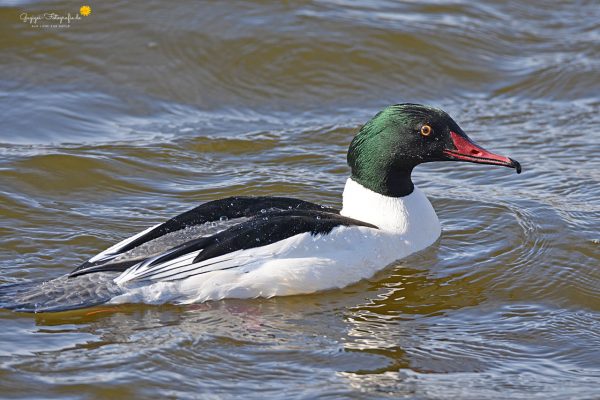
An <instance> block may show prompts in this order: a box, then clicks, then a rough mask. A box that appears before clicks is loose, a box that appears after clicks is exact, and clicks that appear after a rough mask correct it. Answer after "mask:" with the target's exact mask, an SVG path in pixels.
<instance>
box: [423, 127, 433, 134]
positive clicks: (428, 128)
mask: <svg viewBox="0 0 600 400" xmlns="http://www.w3.org/2000/svg"><path fill="white" fill-rule="evenodd" d="M431 132H433V129H431V126H429V125H423V126H422V127H421V135H423V136H429V135H431Z"/></svg>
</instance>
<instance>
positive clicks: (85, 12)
mask: <svg viewBox="0 0 600 400" xmlns="http://www.w3.org/2000/svg"><path fill="white" fill-rule="evenodd" d="M91 13H92V8H91V7H90V6H81V8H80V9H79V14H81V15H83V16H84V17H87V16H88V15H90V14H91Z"/></svg>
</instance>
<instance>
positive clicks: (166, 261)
mask: <svg viewBox="0 0 600 400" xmlns="http://www.w3.org/2000/svg"><path fill="white" fill-rule="evenodd" d="M340 226H346V227H349V226H362V227H369V228H375V229H377V227H376V226H374V225H371V224H368V223H365V222H362V221H357V220H355V219H352V218H347V217H343V216H341V215H339V214H337V213H332V212H327V211H321V210H319V211H317V210H288V211H272V212H267V213H264V214H261V215H258V216H255V217H253V218H251V219H250V220H248V221H245V222H243V223H240V224H238V225H235V226H233V227H231V228H229V229H226V230H224V231H222V232H219V233H217V234H214V235H212V236H209V237H202V238H199V239H196V240H192V241H190V242H187V243H185V244H183V245H181V246H179V247H176V248H174V249H172V250H170V251H167V252H165V253H164V254H160V255H158V256H155V257H152V258H149V259H147V260H146V261H144V262H143V263H140V264H138V265H136V266H134V267H131V268H129V269H128V270H127V271H125V272H124V273H123V274H121V275H120V276H119V277H118V278H117V279H115V282H117V283H119V284H123V283H127V282H131V281H147V280H151V281H173V280H180V279H185V278H189V277H191V276H196V275H200V274H205V273H208V272H213V271H223V270H227V269H232V268H240V267H243V266H244V265H246V264H249V263H252V262H254V261H255V257H256V255H257V254H259V253H260V249H264V248H266V246H268V245H272V244H273V245H276V244H283V243H285V240H286V239H289V238H292V237H295V236H297V235H303V234H304V235H306V234H310V235H311V236H317V235H327V234H329V233H330V232H331V231H332V230H333V229H334V228H336V227H340ZM275 247H276V246H275ZM271 251H273V252H274V253H273V254H276V252H277V250H276V249H273V250H271ZM311 251H312V250H311V249H308V251H307V252H308V254H310V253H311ZM263 256H264V254H263Z"/></svg>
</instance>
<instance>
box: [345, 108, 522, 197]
mask: <svg viewBox="0 0 600 400" xmlns="http://www.w3.org/2000/svg"><path fill="white" fill-rule="evenodd" d="M431 161H468V162H473V163H479V164H491V165H502V166H505V167H509V168H515V169H516V170H517V173H521V165H520V164H519V163H518V162H517V161H515V160H513V159H511V158H508V157H504V156H500V155H498V154H494V153H491V152H489V151H487V150H485V149H484V148H482V147H481V146H479V145H477V144H476V143H475V142H473V141H472V140H471V139H469V137H468V136H467V134H466V133H465V132H464V131H463V130H462V129H461V128H460V127H459V126H458V124H457V123H456V122H454V120H453V119H452V118H450V116H449V115H448V114H446V113H445V112H444V111H442V110H440V109H437V108H433V107H428V106H424V105H420V104H397V105H393V106H390V107H387V108H385V109H384V110H382V111H381V112H379V113H378V114H377V115H375V116H374V117H373V118H372V119H371V120H370V121H369V122H367V123H366V124H365V125H364V126H363V127H362V128H361V130H360V132H359V133H358V134H357V135H356V137H355V138H354V139H353V140H352V143H351V144H350V149H349V150H348V165H350V168H352V179H353V180H354V181H356V182H358V183H360V184H361V185H363V186H364V187H366V188H368V189H370V190H373V191H375V192H377V193H380V194H383V195H386V196H393V197H400V196H406V195H408V194H410V193H412V191H413V189H414V186H413V183H412V181H411V178H410V175H411V172H412V170H413V168H414V167H416V166H417V165H419V164H421V163H425V162H431Z"/></svg>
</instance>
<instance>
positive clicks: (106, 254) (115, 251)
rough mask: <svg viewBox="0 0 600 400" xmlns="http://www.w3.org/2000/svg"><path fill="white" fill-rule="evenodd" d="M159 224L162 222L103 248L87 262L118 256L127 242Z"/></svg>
mask: <svg viewBox="0 0 600 400" xmlns="http://www.w3.org/2000/svg"><path fill="white" fill-rule="evenodd" d="M160 225H162V224H156V225H154V226H151V227H150V228H148V229H146V230H143V231H141V232H140V233H138V234H136V235H133V236H131V237H129V238H127V239H125V240H123V241H121V242H119V243H117V244H115V245H114V246H111V247H109V248H108V249H106V250H104V251H103V252H101V253H99V254H96V255H95V256H94V257H92V258H90V259H89V260H88V262H90V263H93V262H98V261H106V260H109V259H111V258H115V257H116V256H118V255H119V254H120V252H121V249H122V248H123V247H125V246H127V245H128V244H129V243H131V242H133V241H134V240H136V239H137V238H139V237H142V236H144V235H145V234H146V233H148V232H150V231H151V230H153V229H154V228H157V227H159V226H160Z"/></svg>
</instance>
